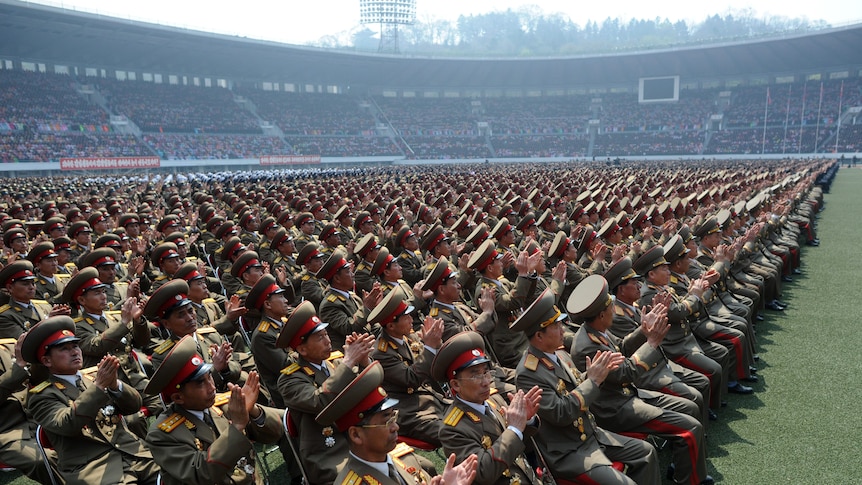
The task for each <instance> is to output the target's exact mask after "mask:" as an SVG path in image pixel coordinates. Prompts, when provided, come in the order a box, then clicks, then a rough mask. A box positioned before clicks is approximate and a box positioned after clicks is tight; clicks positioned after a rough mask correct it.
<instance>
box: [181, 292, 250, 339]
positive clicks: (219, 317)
mask: <svg viewBox="0 0 862 485" xmlns="http://www.w3.org/2000/svg"><path fill="white" fill-rule="evenodd" d="M192 304H193V305H194V306H195V314H196V315H197V319H198V327H213V328H215V329H216V330H217V331H218V333H220V334H222V335H228V336H233V335H234V334H235V333H237V332H238V331H239V320H238V319H237V320H230V319H229V318H228V317H227V314H225V312H224V310H222V308H221V306H219V304H218V302H217V301H216V300H215V298H204V299H203V300H201V306H198V305H197V304H195V303H192Z"/></svg>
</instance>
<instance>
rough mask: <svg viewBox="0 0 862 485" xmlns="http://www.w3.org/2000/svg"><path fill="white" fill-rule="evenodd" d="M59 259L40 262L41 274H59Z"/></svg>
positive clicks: (44, 259) (46, 259)
mask: <svg viewBox="0 0 862 485" xmlns="http://www.w3.org/2000/svg"><path fill="white" fill-rule="evenodd" d="M57 266H58V264H57V258H43V259H42V261H39V272H40V273H42V274H43V275H45V276H53V275H54V273H56V272H57Z"/></svg>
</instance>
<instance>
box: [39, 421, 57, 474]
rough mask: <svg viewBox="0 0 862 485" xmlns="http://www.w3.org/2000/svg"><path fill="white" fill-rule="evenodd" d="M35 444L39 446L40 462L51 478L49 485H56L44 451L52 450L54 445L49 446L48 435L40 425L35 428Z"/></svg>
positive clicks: (49, 461) (49, 462)
mask: <svg viewBox="0 0 862 485" xmlns="http://www.w3.org/2000/svg"><path fill="white" fill-rule="evenodd" d="M36 444H37V445H38V446H39V454H40V455H42V461H43V462H44V463H45V468H46V469H47V470H48V476H49V477H51V485H58V483H59V482H58V480H57V477H56V476H55V475H54V469H53V468H51V460H50V459H48V453H47V452H46V451H45V450H46V449H48V450H53V449H54V445H52V444H51V440H50V439H49V438H48V433H47V432H45V428H43V427H42V425H41V424H40V425H39V426H37V427H36Z"/></svg>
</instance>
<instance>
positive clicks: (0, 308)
mask: <svg viewBox="0 0 862 485" xmlns="http://www.w3.org/2000/svg"><path fill="white" fill-rule="evenodd" d="M10 308H12V307H11V306H9V304H8V303H7V304H5V305H3V306H0V313H3V312H5V311H6V310H8V309H10Z"/></svg>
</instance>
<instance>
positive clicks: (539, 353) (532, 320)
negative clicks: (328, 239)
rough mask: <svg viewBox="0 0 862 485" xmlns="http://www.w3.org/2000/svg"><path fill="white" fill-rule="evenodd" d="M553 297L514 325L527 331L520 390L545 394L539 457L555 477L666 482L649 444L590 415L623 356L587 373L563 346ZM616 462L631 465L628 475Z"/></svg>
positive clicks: (599, 359)
mask: <svg viewBox="0 0 862 485" xmlns="http://www.w3.org/2000/svg"><path fill="white" fill-rule="evenodd" d="M565 318H566V315H565V314H564V313H561V312H560V311H559V310H558V309H557V307H555V306H554V296H553V295H552V294H551V293H550V292H546V293H543V294H542V295H541V296H540V297H539V298H537V299H536V301H534V302H533V304H532V305H530V306H529V307H528V308H527V309H526V310H524V313H523V314H521V316H520V317H518V319H517V320H515V322H514V323H513V324H512V329H513V330H516V331H521V332H524V333H525V334H526V335H527V336H528V338H529V347H528V348H527V352H526V353H525V354H524V357H523V358H522V359H521V362H520V363H519V364H518V368H517V373H518V379H517V382H518V388H519V389H521V390H524V391H529V389H532V388H533V386H539V388H540V389H541V390H542V402H541V403H540V405H539V411H538V416H539V418H540V419H541V420H542V426H541V427H540V428H539V431H538V433H537V434H536V443H537V445H538V450H537V451H538V452H539V453H541V454H542V456H543V457H544V463H545V464H546V466H547V467H548V468H549V470H548V472H550V473H551V474H552V475H553V476H554V477H558V478H562V479H565V480H574V481H579V480H583V481H593V482H595V483H600V484H635V483H661V480H660V478H659V468H658V458H657V457H656V451H655V448H653V447H652V445H650V444H649V443H647V442H645V441H642V440H638V439H633V438H626V437H624V436H620V435H617V434H614V433H611V432H608V431H605V430H604V429H602V428H600V427H599V426H598V425H597V424H596V421H595V418H594V417H593V415H592V413H590V411H589V405H590V404H591V403H592V402H593V401H594V400H595V399H596V398H597V397H598V394H599V386H601V384H602V382H604V380H605V378H606V377H607V376H608V373H609V372H611V371H612V370H614V369H616V368H617V367H618V366H619V365H620V363H621V362H622V361H623V356H622V355H620V354H618V353H615V352H599V353H597V354H596V355H595V356H594V357H593V359H591V360H590V362H588V365H587V367H588V369H587V374H582V373H581V372H580V371H578V369H577V368H576V367H575V364H574V362H572V359H571V357H570V356H569V354H568V352H566V351H563V350H560V348H561V346H562V345H563V327H562V324H561V320H563V319H565ZM611 460H613V461H619V462H621V463H623V464H625V465H627V470H626V474H623V473H621V472H619V471H617V470H616V469H614V468H613V467H612V466H611V465H612V463H611Z"/></svg>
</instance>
